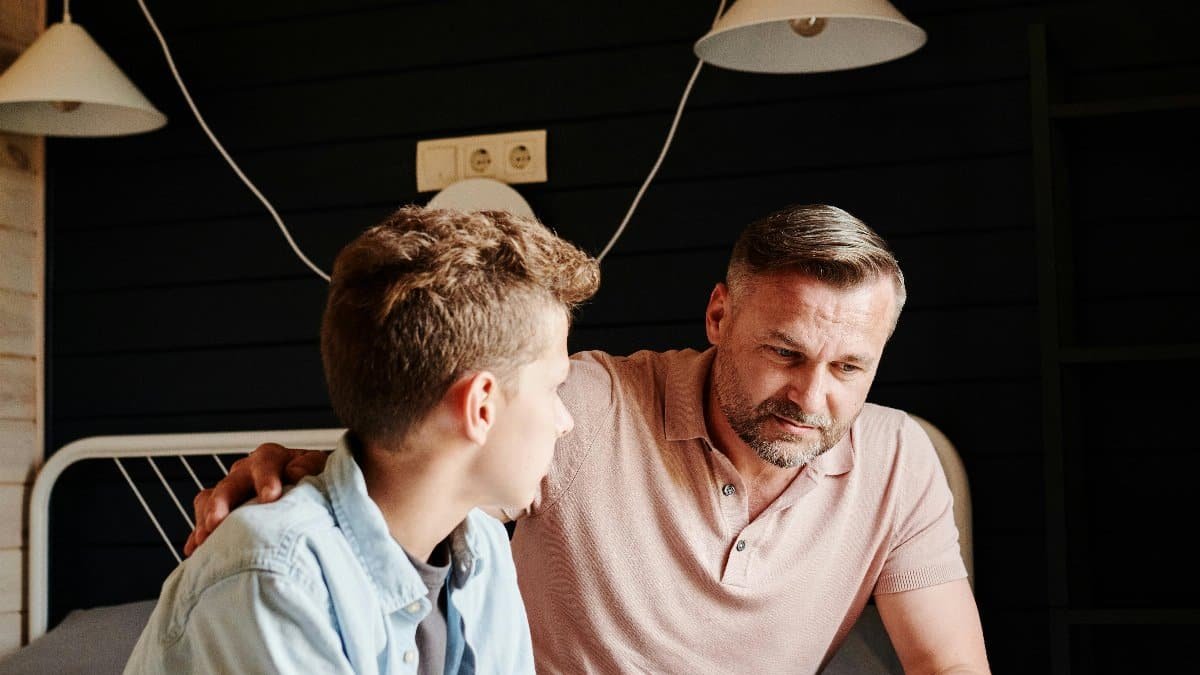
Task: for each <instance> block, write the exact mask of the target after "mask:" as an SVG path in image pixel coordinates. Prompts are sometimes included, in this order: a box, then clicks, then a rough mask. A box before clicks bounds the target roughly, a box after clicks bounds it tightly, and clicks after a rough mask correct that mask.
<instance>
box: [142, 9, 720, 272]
mask: <svg viewBox="0 0 1200 675" xmlns="http://www.w3.org/2000/svg"><path fill="white" fill-rule="evenodd" d="M138 1H139V2H141V0H138ZM724 13H725V0H721V4H720V5H719V6H718V7H717V15H716V16H715V17H713V25H714V26H716V25H717V21H719V20H720V19H721V15H722V14H724ZM703 67H704V61H703V60H702V59H697V60H696V68H695V69H694V70H692V76H691V77H690V78H688V83H687V87H685V88H684V90H683V97H682V98H681V99H679V107H678V108H676V109H675V119H674V120H672V121H671V128H670V130H669V131H667V140H666V141H665V142H664V143H663V147H662V151H660V152H659V153H658V160H656V161H655V162H654V166H653V167H652V168H651V169H650V175H648V176H646V181H645V182H644V183H642V187H641V188H640V189H639V190H638V191H637V194H636V195H634V197H633V203H632V204H630V205H629V211H628V212H626V213H625V218H624V219H623V220H621V225H620V226H619V227H617V231H616V232H614V233H613V236H612V239H609V240H608V244H606V245H605V247H604V250H602V251H600V255H598V256H596V259H597V260H601V261H602V260H604V256H606V255H608V252H609V251H611V250H612V247H613V246H614V245H615V244H616V243H617V240H618V239H620V238H621V234H623V233H624V232H625V226H626V225H628V224H629V220H630V219H631V218H633V212H634V211H636V210H637V207H638V203H639V202H641V201H642V195H644V194H646V189H647V188H649V187H650V181H652V180H654V177H655V176H656V175H658V169H659V167H661V166H662V163H663V159H665V158H666V156H667V150H668V149H670V147H671V141H672V140H674V139H675V128H676V127H678V126H679V118H680V117H682V116H683V107H684V106H685V105H686V104H687V100H688V96H690V95H691V94H692V86H693V85H695V84H696V78H697V77H699V75H700V69H701V68H703Z"/></svg>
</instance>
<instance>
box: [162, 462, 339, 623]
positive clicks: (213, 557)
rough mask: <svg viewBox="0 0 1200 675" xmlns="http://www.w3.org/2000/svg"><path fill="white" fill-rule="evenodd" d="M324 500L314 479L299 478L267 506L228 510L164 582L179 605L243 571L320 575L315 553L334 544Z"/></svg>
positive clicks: (336, 539)
mask: <svg viewBox="0 0 1200 675" xmlns="http://www.w3.org/2000/svg"><path fill="white" fill-rule="evenodd" d="M341 539H342V534H341V531H340V530H339V529H338V527H337V523H336V521H335V520H334V517H333V513H332V511H331V509H330V507H329V500H328V498H327V497H326V495H325V494H324V492H323V490H322V489H321V487H320V482H319V481H318V480H312V479H309V480H305V481H304V482H303V483H301V484H300V485H297V486H296V487H294V488H292V489H291V490H290V491H289V492H288V493H287V494H285V495H284V496H283V497H281V498H280V499H278V500H277V501H274V502H272V503H270V504H257V503H253V502H252V503H249V504H246V505H245V506H242V507H241V508H238V509H237V510H235V511H234V512H233V513H231V514H229V517H228V518H226V519H225V520H224V521H223V522H222V523H221V526H220V527H218V528H217V529H216V530H214V531H213V533H212V535H211V536H210V537H209V538H208V539H206V540H205V542H204V545H203V546H201V547H199V548H198V549H196V552H195V553H194V554H193V555H192V557H191V558H189V559H187V560H185V561H184V562H183V564H182V565H180V566H179V567H178V568H177V569H176V570H175V572H174V573H173V574H172V577H176V578H173V579H169V580H168V583H167V584H165V585H164V587H163V591H164V595H165V594H166V591H167V586H168V585H172V582H174V583H173V586H174V587H173V588H172V589H171V590H172V594H173V595H174V596H175V600H176V602H180V603H182V604H184V605H186V604H188V603H189V599H194V598H196V597H198V596H199V595H200V594H202V593H203V592H204V590H205V589H206V588H208V587H210V586H212V585H214V584H217V583H219V582H221V581H222V580H224V579H227V578H229V577H231V576H234V575H236V574H240V573H244V572H256V571H257V572H264V573H277V574H284V575H288V576H294V577H298V579H297V580H298V581H301V582H312V581H318V580H319V579H320V578H321V576H320V575H321V571H320V564H319V563H320V561H319V560H318V558H319V557H320V552H321V551H322V550H323V549H325V548H328V547H330V546H333V547H338V548H340V547H341V546H340V541H339V540H341Z"/></svg>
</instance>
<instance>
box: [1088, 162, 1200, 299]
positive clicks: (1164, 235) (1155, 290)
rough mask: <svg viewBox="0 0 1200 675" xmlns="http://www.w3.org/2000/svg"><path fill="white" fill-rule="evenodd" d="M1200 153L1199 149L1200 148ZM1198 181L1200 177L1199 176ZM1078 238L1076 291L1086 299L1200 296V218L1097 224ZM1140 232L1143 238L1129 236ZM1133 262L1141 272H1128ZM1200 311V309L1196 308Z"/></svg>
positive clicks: (1198, 216)
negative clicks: (1199, 253)
mask: <svg viewBox="0 0 1200 675" xmlns="http://www.w3.org/2000/svg"><path fill="white" fill-rule="evenodd" d="M1197 150H1200V146H1198V147H1197ZM1196 178H1197V179H1200V172H1197V174H1196ZM1081 229H1082V231H1081V232H1080V233H1079V234H1077V235H1076V238H1077V243H1076V247H1077V248H1076V250H1077V251H1078V253H1077V262H1076V263H1075V265H1076V272H1077V280H1076V289H1075V292H1076V293H1078V294H1079V296H1080V298H1081V299H1082V300H1085V301H1086V300H1091V299H1096V298H1104V297H1113V296H1118V297H1120V296H1136V295H1164V294H1179V293H1187V292H1190V293H1197V294H1200V269H1197V267H1196V264H1195V254H1196V251H1200V214H1197V215H1196V217H1195V218H1189V219H1184V220H1176V221H1166V222H1162V221H1159V222H1155V221H1148V220H1142V221H1133V222H1123V223H1114V222H1107V223H1094V224H1089V225H1087V226H1085V227H1084V228H1081ZM1131 233H1138V235H1140V236H1130V234H1131ZM1133 261H1153V262H1152V264H1149V265H1141V264H1138V265H1137V266H1136V267H1137V268H1138V272H1137V273H1136V274H1129V273H1123V271H1124V270H1128V269H1130V268H1131V267H1133V265H1131V262H1133ZM1193 307H1195V308H1197V309H1200V305H1193Z"/></svg>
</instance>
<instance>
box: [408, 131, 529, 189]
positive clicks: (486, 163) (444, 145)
mask: <svg viewBox="0 0 1200 675" xmlns="http://www.w3.org/2000/svg"><path fill="white" fill-rule="evenodd" d="M463 178H494V179H496V180H499V181H503V182H505V183H544V182H546V130H545V129H537V130H530V131H513V132H509V133H503V134H488V135H484V136H460V137H457V138H437V139H430V140H425V141H418V142H417V191H418V192H428V191H431V190H441V189H442V188H444V187H446V186H447V185H450V184H451V183H454V182H455V181H458V180H461V179H463Z"/></svg>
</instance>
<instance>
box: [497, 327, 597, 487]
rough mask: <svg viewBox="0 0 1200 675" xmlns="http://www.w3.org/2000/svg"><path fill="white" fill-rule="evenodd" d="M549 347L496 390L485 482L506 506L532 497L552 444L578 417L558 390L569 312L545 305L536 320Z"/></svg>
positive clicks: (566, 364) (565, 362)
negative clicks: (545, 307) (561, 397)
mask: <svg viewBox="0 0 1200 675" xmlns="http://www.w3.org/2000/svg"><path fill="white" fill-rule="evenodd" d="M534 326H535V331H536V332H537V337H541V338H542V339H544V340H545V345H546V346H545V349H544V350H543V351H542V353H541V354H539V355H538V357H537V358H536V359H535V360H533V361H531V362H530V363H527V364H525V365H524V366H521V367H520V368H519V369H517V371H516V373H515V374H514V375H513V381H512V382H511V383H509V385H508V386H507V387H505V389H507V390H508V392H507V393H506V392H505V391H503V390H501V391H498V392H497V394H496V395H497V396H499V397H501V405H500V406H499V407H498V408H497V414H496V422H495V425H494V426H493V428H492V430H491V431H490V432H489V433H488V440H487V443H486V445H485V446H484V453H485V457H486V458H487V459H486V460H485V463H486V467H485V470H484V473H485V475H486V478H485V480H486V481H487V482H488V483H489V486H490V487H491V490H490V491H489V492H490V493H491V494H492V495H494V496H495V498H496V499H497V500H498V501H499V503H497V504H495V506H499V507H501V508H505V509H514V510H515V509H522V508H525V507H526V506H528V505H529V503H530V502H531V501H533V497H534V495H535V494H536V493H537V489H538V484H539V483H540V482H541V480H542V478H543V477H545V475H546V471H547V470H548V469H549V468H550V460H551V458H552V457H553V456H554V444H555V442H556V441H558V439H559V438H560V437H561V436H563V435H564V434H566V433H567V432H569V431H571V428H572V427H574V425H575V421H574V420H573V419H572V418H571V414H570V413H569V412H567V408H566V406H564V405H563V402H562V399H560V398H559V397H558V389H559V387H560V386H561V385H562V383H563V382H564V381H565V380H566V379H567V373H568V372H570V369H571V363H570V359H569V358H568V357H567V313H566V312H565V311H563V310H562V309H560V308H547V309H544V310H542V311H541V312H540V316H538V317H536V320H535V322H534Z"/></svg>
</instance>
